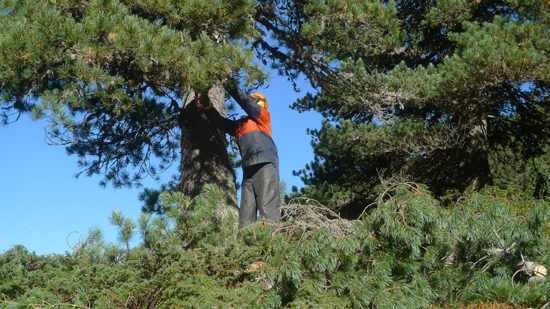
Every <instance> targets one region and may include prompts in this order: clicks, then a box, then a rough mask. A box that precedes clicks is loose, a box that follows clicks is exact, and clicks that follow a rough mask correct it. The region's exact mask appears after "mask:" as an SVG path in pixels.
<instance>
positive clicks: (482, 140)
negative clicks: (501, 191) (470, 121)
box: [457, 121, 492, 191]
mask: <svg viewBox="0 0 550 309" xmlns="http://www.w3.org/2000/svg"><path fill="white" fill-rule="evenodd" d="M486 132H487V122H486V121H483V122H482V123H481V124H480V125H478V126H475V127H474V128H472V130H471V132H470V134H469V141H467V142H466V145H465V147H464V151H463V156H462V159H461V162H460V164H459V170H458V173H459V174H458V175H457V177H458V180H459V186H460V189H461V190H465V189H466V188H468V187H470V188H472V189H473V190H475V191H477V190H480V189H481V188H483V187H484V186H486V185H489V184H492V177H491V169H490V166H489V154H488V151H487V135H486Z"/></svg>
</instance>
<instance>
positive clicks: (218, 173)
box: [178, 85, 237, 207]
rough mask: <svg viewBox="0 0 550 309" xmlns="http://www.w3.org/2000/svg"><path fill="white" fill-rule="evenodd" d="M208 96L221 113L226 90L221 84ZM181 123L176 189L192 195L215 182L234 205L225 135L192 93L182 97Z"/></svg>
mask: <svg viewBox="0 0 550 309" xmlns="http://www.w3.org/2000/svg"><path fill="white" fill-rule="evenodd" d="M208 96H209V97H210V100H211V102H212V104H213V105H214V108H216V109H217V110H218V111H220V113H221V114H222V115H223V116H226V111H225V91H224V89H223V87H222V86H219V85H217V86H215V87H213V88H212V89H211V90H210V91H209V93H208ZM182 104H183V112H182V117H181V119H180V127H181V132H182V135H181V176H180V184H179V187H178V189H179V190H180V191H181V192H183V193H184V194H186V195H188V196H190V197H195V196H197V195H199V194H200V193H201V191H202V189H203V187H204V185H206V184H215V185H218V186H219V187H221V188H222V189H223V190H224V191H225V192H227V203H228V205H231V206H234V207H237V188H236V175H235V170H234V169H233V167H232V166H231V162H230V160H229V154H228V152H227V146H228V145H227V139H226V137H225V134H224V133H223V132H220V131H218V130H217V129H216V128H214V127H212V126H210V125H208V120H207V118H206V116H205V115H204V113H203V112H202V110H201V107H200V106H198V105H197V104H196V103H195V95H194V94H193V93H190V94H189V95H188V96H186V97H184V98H183V101H182Z"/></svg>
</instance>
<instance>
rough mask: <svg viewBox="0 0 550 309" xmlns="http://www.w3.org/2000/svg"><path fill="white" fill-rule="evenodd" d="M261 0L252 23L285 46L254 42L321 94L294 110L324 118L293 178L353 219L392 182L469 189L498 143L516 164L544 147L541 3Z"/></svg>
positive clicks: (484, 173) (485, 179) (484, 175)
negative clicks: (260, 14)
mask: <svg viewBox="0 0 550 309" xmlns="http://www.w3.org/2000/svg"><path fill="white" fill-rule="evenodd" d="M261 2H262V3H265V4H266V5H265V7H262V9H264V10H266V12H267V13H264V14H265V15H266V16H269V17H266V18H264V19H260V20H259V23H260V24H262V25H263V26H264V27H265V29H267V30H269V31H272V32H273V33H275V34H276V35H274V37H275V38H276V39H277V40H278V43H279V44H282V45H283V46H284V47H285V48H286V49H277V46H275V45H272V44H270V42H269V41H264V42H260V43H258V44H257V45H256V46H257V47H258V48H259V49H261V50H264V51H267V53H266V54H265V56H266V57H270V58H271V59H274V60H275V61H277V64H278V66H279V68H280V70H281V71H282V72H285V73H286V74H288V75H289V76H290V77H295V76H297V75H298V74H300V73H303V74H305V75H306V76H307V77H308V78H309V79H310V80H311V81H312V83H313V86H315V87H318V89H319V92H318V93H317V94H316V95H308V96H306V97H304V98H303V99H302V100H300V101H298V102H297V103H296V104H295V105H294V108H296V109H297V110H299V111H301V110H309V109H315V110H317V111H319V112H321V113H322V114H323V115H324V116H325V117H326V118H327V122H326V123H324V124H323V126H322V128H321V129H320V130H318V131H313V132H312V134H313V142H314V152H315V160H314V162H313V163H312V164H311V165H309V166H307V167H306V169H305V170H304V171H301V172H300V173H299V174H301V176H302V178H303V180H304V181H305V183H306V184H307V185H310V186H311V188H312V189H314V190H313V192H312V193H317V196H318V197H319V198H321V199H322V200H325V201H330V202H331V205H332V206H333V207H343V208H342V211H343V212H349V214H350V216H353V215H356V214H358V213H360V212H361V211H362V209H363V206H362V205H363V204H364V202H363V201H364V200H365V199H369V198H371V197H372V195H371V194H372V192H373V190H372V189H373V187H375V186H376V185H378V184H380V179H390V178H396V177H398V178H400V179H401V180H414V181H417V182H422V183H426V184H428V185H429V187H430V188H431V190H433V191H435V192H436V193H437V194H443V193H444V192H445V191H447V190H458V191H464V190H465V189H466V188H472V189H474V190H478V189H480V188H483V187H484V186H485V185H488V184H491V183H493V181H494V178H495V177H496V175H497V174H496V173H495V171H494V167H495V166H497V165H493V170H491V168H492V167H491V165H490V159H489V157H490V156H491V153H493V152H495V151H498V149H503V147H504V148H506V149H507V150H508V151H509V152H510V151H511V152H513V153H516V154H520V155H521V157H522V160H523V161H525V162H528V161H529V160H530V159H532V158H535V157H537V156H540V155H542V154H543V153H544V151H543V150H544V146H545V145H547V144H548V137H549V136H550V135H549V134H548V133H549V129H550V128H549V122H548V116H549V112H550V110H549V107H548V106H549V105H548V102H549V101H548V100H549V99H548V93H549V90H550V83H549V82H550V69H549V68H550V66H549V60H548V59H549V58H548V56H547V54H548V49H549V48H550V45H549V44H550V43H549V42H550V33H549V32H548V29H549V28H550V21H549V20H548V18H547V16H548V14H549V9H550V8H549V6H548V2H547V1H522V0H519V1H518V0H494V1H412V0H409V1H390V2H386V1H353V0H337V1H327V2H325V1H276V3H277V5H273V6H269V5H268V4H269V3H271V1H261ZM272 20H275V22H274V21H272ZM501 153H502V152H501ZM507 160H511V158H510V157H507V158H504V161H503V162H506V161H507Z"/></svg>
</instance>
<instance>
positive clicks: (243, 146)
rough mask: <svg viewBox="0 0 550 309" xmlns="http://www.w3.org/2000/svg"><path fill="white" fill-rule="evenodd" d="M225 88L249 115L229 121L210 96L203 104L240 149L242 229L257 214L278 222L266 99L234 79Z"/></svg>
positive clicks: (275, 156)
mask: <svg viewBox="0 0 550 309" xmlns="http://www.w3.org/2000/svg"><path fill="white" fill-rule="evenodd" d="M225 88H226V90H227V92H228V93H229V94H230V95H231V97H233V99H235V101H236V102H237V103H238V104H239V105H240V106H241V108H242V109H243V110H244V111H245V112H246V114H247V116H243V117H241V118H240V119H238V120H231V119H227V118H225V117H223V116H221V115H220V113H219V112H218V111H217V110H216V109H215V108H212V103H211V102H210V100H209V99H208V97H207V96H205V97H204V98H201V100H202V102H200V103H201V104H202V105H203V107H204V110H205V113H206V116H207V117H208V118H209V119H210V121H212V122H213V123H214V124H215V125H216V127H217V128H218V129H220V130H221V131H223V132H225V133H227V134H229V135H230V136H232V137H234V139H235V140H236V142H237V145H238V146H239V151H240V153H241V159H242V169H243V181H242V185H241V205H240V208H239V229H242V228H243V227H244V226H246V225H247V224H249V223H252V222H256V216H257V213H258V211H259V213H260V215H261V216H263V217H264V218H266V219H269V220H273V221H276V222H279V221H280V219H281V211H280V209H279V204H280V194H279V156H278V152H277V147H276V146H275V142H273V138H272V135H271V114H270V113H269V112H268V111H267V106H268V104H267V99H266V98H265V97H264V96H263V95H262V94H260V93H254V94H251V95H248V94H246V93H245V92H244V91H242V90H241V89H240V88H239V87H237V85H236V83H235V82H234V81H232V80H231V81H230V82H229V83H227V84H226V86H225Z"/></svg>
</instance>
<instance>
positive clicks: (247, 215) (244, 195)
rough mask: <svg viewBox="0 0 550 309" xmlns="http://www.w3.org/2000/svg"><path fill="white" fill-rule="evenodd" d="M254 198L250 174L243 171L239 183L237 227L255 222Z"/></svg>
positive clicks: (256, 210) (256, 209) (255, 208)
mask: <svg viewBox="0 0 550 309" xmlns="http://www.w3.org/2000/svg"><path fill="white" fill-rule="evenodd" d="M257 212H258V208H257V207H256V198H255V196H254V187H253V180H252V175H250V174H248V173H246V172H245V173H244V176H243V183H242V184H241V206H240V208H239V229H242V228H243V227H244V226H245V225H247V224H249V223H252V222H256V213H257Z"/></svg>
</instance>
